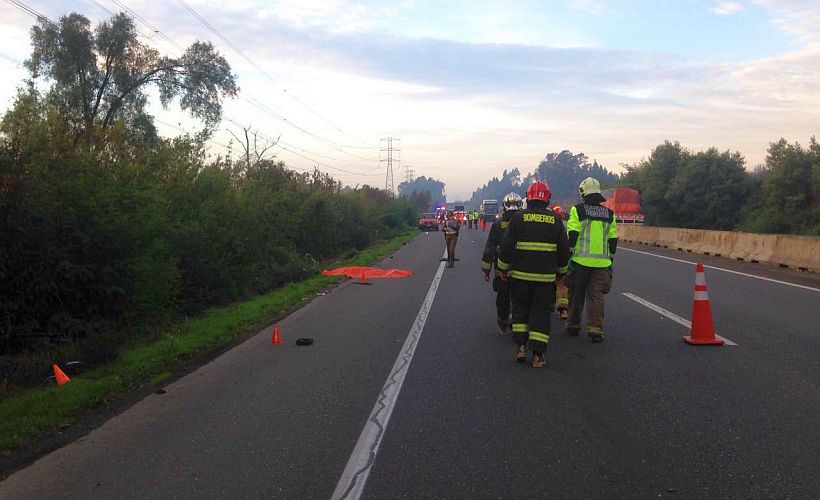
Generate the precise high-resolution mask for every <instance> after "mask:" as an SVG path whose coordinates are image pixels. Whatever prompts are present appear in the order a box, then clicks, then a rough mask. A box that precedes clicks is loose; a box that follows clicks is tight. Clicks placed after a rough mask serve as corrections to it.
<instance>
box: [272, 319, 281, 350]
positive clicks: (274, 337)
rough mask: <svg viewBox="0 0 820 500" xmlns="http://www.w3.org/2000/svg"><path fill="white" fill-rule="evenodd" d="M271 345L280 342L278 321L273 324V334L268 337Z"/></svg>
mask: <svg viewBox="0 0 820 500" xmlns="http://www.w3.org/2000/svg"><path fill="white" fill-rule="evenodd" d="M270 343H271V344H272V345H279V344H281V343H282V336H281V335H280V334H279V323H276V324H275V325H273V335H272V336H271V338H270Z"/></svg>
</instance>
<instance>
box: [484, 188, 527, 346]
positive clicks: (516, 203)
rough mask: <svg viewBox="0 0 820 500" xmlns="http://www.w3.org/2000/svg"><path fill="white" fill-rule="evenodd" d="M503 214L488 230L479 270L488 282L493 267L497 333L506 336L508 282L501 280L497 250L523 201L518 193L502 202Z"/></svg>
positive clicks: (508, 302) (510, 194) (507, 327)
mask: <svg viewBox="0 0 820 500" xmlns="http://www.w3.org/2000/svg"><path fill="white" fill-rule="evenodd" d="M502 204H503V206H504V213H503V214H501V220H499V221H498V222H495V223H494V224H493V226H492V228H490V235H489V236H488V237H487V244H486V245H484V255H483V256H482V258H481V270H482V271H483V272H484V281H490V270H492V268H493V266H495V276H494V277H493V291H494V292H496V293H497V295H496V297H495V310H496V313H497V318H498V333H500V334H501V335H507V334H508V331H509V327H510V325H509V323H510V282H509V281H502V280H501V271H499V270H498V261H497V259H498V248H499V246H500V245H501V238H502V237H503V236H504V233H505V232H506V230H507V226H509V225H510V219H512V216H513V215H515V213H516V212H517V211H518V210H521V206H522V205H523V204H524V201H523V200H522V199H521V196H520V195H519V194H518V193H509V194H508V195H506V196H505V197H504V200H503V202H502Z"/></svg>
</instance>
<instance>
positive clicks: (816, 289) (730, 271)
mask: <svg viewBox="0 0 820 500" xmlns="http://www.w3.org/2000/svg"><path fill="white" fill-rule="evenodd" d="M618 250H626V251H627V252H635V253H642V254H644V255H651V256H652V257H658V258H659V259H667V260H674V261H675V262H683V263H684V264H692V265H693V266H695V265H697V262H690V261H688V260H683V259H676V258H674V257H667V256H666V255H658V254H656V253H650V252H644V251H641V250H633V249H631V248H626V247H618ZM703 267H706V268H709V269H715V270H717V271H723V272H725V273H732V274H739V275H741V276H746V277H749V278H755V279H759V280H764V281H771V282H772V283H780V284H781V285H789V286H793V287H797V288H803V289H805V290H811V291H812V292H820V288H814V287H811V286H806V285H798V284H797V283H789V282H788V281H780V280H774V279H771V278H764V277H763V276H757V275H754V274H747V273H741V272H740V271H732V270H731V269H724V268H722V267H715V266H707V265H706V264H704V265H703Z"/></svg>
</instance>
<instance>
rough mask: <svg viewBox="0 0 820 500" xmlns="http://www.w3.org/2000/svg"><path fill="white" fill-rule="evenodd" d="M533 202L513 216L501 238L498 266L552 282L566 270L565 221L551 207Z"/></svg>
mask: <svg viewBox="0 0 820 500" xmlns="http://www.w3.org/2000/svg"><path fill="white" fill-rule="evenodd" d="M533 205H535V206H533V207H531V208H527V209H526V210H520V211H518V212H517V213H516V214H515V215H514V216H513V217H512V219H510V225H509V226H508V227H507V232H506V233H505V234H504V237H503V238H502V240H501V248H500V251H499V255H498V269H500V270H501V271H509V275H510V277H512V278H514V279H518V280H523V281H533V282H538V283H552V282H554V281H555V275H556V274H558V273H565V272H566V266H567V260H568V259H569V242H568V241H567V233H566V231H565V230H564V223H563V221H561V218H560V217H558V216H557V215H555V213H554V212H553V211H552V210H550V209H549V208H547V207H546V206H543V205H542V204H537V205H536V204H535V203H533ZM539 205H540V206H539ZM542 207H543V208H542Z"/></svg>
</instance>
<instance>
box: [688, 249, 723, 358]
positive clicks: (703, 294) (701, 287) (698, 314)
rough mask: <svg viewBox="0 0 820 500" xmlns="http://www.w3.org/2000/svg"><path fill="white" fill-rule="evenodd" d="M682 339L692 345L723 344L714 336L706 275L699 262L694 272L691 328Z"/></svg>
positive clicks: (721, 340)
mask: <svg viewBox="0 0 820 500" xmlns="http://www.w3.org/2000/svg"><path fill="white" fill-rule="evenodd" d="M683 341H684V342H686V343H687V344H692V345H723V339H719V338H717V337H715V326H714V324H713V323H712V310H711V308H710V307H709V293H708V292H707V291H706V275H705V274H704V273H703V264H700V263H698V268H697V273H696V274H695V301H694V303H693V304H692V330H691V332H690V334H689V335H686V336H684V337H683Z"/></svg>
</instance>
